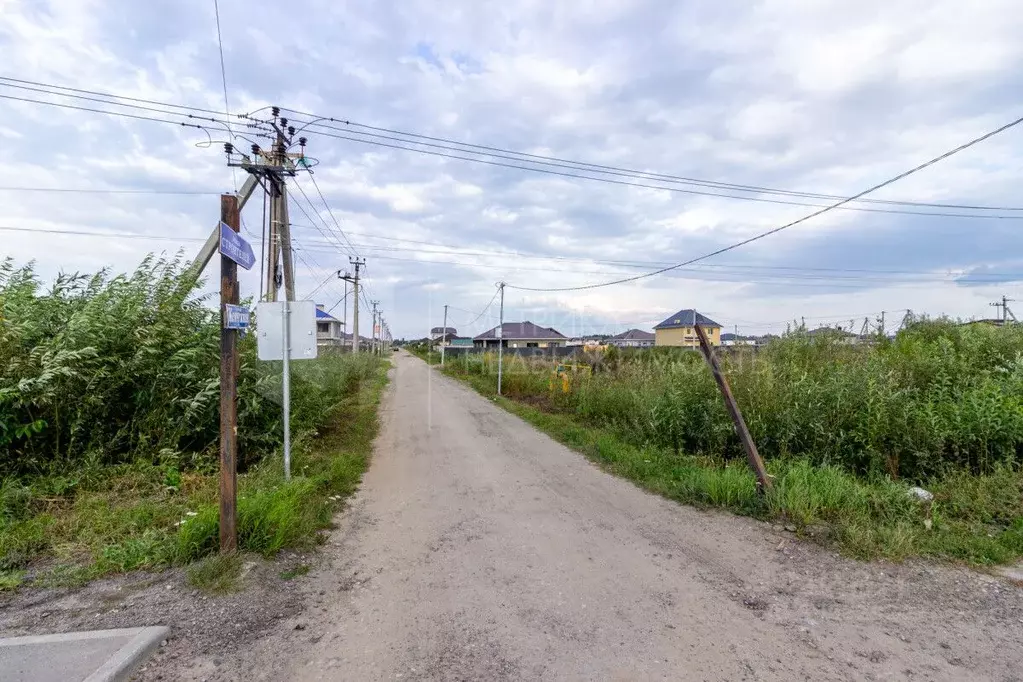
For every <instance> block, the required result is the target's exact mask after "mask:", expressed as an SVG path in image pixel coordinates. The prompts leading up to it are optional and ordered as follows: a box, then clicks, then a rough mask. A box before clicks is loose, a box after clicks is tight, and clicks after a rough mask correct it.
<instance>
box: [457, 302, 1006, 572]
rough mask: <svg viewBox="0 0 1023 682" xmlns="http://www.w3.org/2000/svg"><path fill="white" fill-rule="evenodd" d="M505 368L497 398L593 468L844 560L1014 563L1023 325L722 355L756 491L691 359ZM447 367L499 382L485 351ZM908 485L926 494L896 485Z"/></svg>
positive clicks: (942, 326) (627, 357)
mask: <svg viewBox="0 0 1023 682" xmlns="http://www.w3.org/2000/svg"><path fill="white" fill-rule="evenodd" d="M667 351H668V352H664V351H662V350H659V349H655V351H654V352H646V353H626V354H624V355H620V354H618V353H610V354H608V355H607V356H605V357H603V358H601V359H600V361H599V362H597V363H593V364H594V365H595V367H596V369H595V371H591V370H590V366H589V365H587V366H586V367H583V368H581V369H579V370H578V371H575V372H572V374H571V379H570V383H569V391H568V392H567V393H566V392H563V390H562V384H561V382H560V380H558V381H551V378H552V370H553V367H554V365H553V362H552V361H538V360H529V361H523V360H518V359H515V360H512V361H511V362H506V365H505V367H506V368H507V369H506V372H507V373H506V375H505V377H504V381H503V387H504V393H505V396H506V398H505V399H502V400H501V401H500V402H501V404H502V405H504V406H505V407H506V408H507V409H509V410H511V411H513V412H515V413H516V414H518V415H519V416H521V417H523V418H524V419H526V420H527V421H529V422H531V423H533V424H534V425H536V426H537V427H538V428H540V429H541V430H544V431H546V432H547V433H549V434H551V435H552V436H553V437H555V438H556V439H558V440H560V441H561V442H563V443H565V444H566V445H569V446H570V447H573V448H575V449H578V450H580V451H581V452H583V453H585V454H586V455H587V456H588V457H590V458H591V459H593V460H594V461H596V462H598V463H599V464H600V465H601V466H603V467H605V468H606V469H607V470H609V471H611V472H613V473H615V474H618V475H621V476H624V477H626V478H629V479H631V480H633V481H635V482H637V483H638V484H639V485H641V486H643V487H645V488H647V489H650V490H652V491H655V492H657V493H659V494H662V495H665V496H667V497H670V498H672V499H675V500H678V501H680V502H685V503H687V504H696V505H705V506H713V507H723V508H727V509H731V510H733V511H736V512H738V513H742V514H748V515H751V516H756V517H758V518H765V519H774V520H777V521H779V522H781V523H784V524H791V525H792V526H794V527H795V528H796V530H797V532H799V533H801V534H804V535H807V536H812V537H814V538H815V539H817V540H819V541H821V542H825V543H829V544H835V545H837V546H838V547H840V548H841V549H842V550H843V551H845V552H846V553H848V554H850V555H853V556H856V557H859V558H875V557H886V558H891V559H896V560H898V559H902V558H905V557H909V556H915V555H925V556H934V557H941V558H945V559H949V560H955V561H964V562H968V563H971V564H977V565H985V564H1001V563H1006V562H1010V561H1013V560H1014V559H1017V558H1019V557H1020V556H1023V473H1021V470H1020V452H1021V450H1020V448H1021V447H1023V432H1021V431H1020V430H1019V428H1020V420H1021V419H1023V411H1021V408H1020V399H1021V396H1023V392H1021V390H1020V388H1021V387H1023V383H1021V381H1023V364H1021V360H1020V357H1021V353H1023V332H1021V331H1020V330H1016V329H1009V328H1006V329H994V328H989V327H980V326H977V327H959V326H956V325H952V324H950V323H947V322H922V323H918V324H916V325H914V326H913V327H912V328H910V329H908V330H906V331H904V332H903V333H901V334H900V336H899V338H897V339H896V340H895V341H894V342H890V343H889V342H882V343H881V344H879V345H876V346H870V347H867V346H861V347H856V346H848V345H845V344H841V343H838V342H837V340H834V339H812V338H809V337H807V336H805V335H794V336H792V337H790V338H786V339H783V340H781V341H779V342H777V344H775V345H774V346H772V347H769V348H768V349H765V350H764V351H761V352H758V353H756V354H753V353H745V354H732V355H727V356H725V357H724V358H723V364H724V368H725V372H726V374H727V376H728V377H729V380H730V382H731V384H732V387H733V390H734V392H735V395H736V397H737V399H738V401H739V403H740V406H741V408H742V410H743V412H744V414H745V416H746V419H747V421H748V422H749V425H750V430H751V432H752V433H753V435H754V437H755V439H756V440H757V443H758V446H759V448H760V451H761V453H762V454H763V455H764V456H765V459H766V462H767V466H768V469H769V471H770V473H771V474H772V476H773V477H774V478H773V482H774V489H773V490H772V491H771V493H770V494H768V495H767V496H765V497H763V498H761V497H760V496H758V495H757V492H756V487H755V484H754V479H753V476H752V475H751V474H750V472H749V471H748V469H747V466H746V463H745V459H744V457H743V455H742V452H741V449H740V447H739V444H738V442H737V439H736V437H735V435H734V431H733V428H732V425H731V423H730V421H729V419H728V417H727V413H726V412H725V410H724V407H723V403H722V402H721V397H720V395H719V394H718V393H717V391H716V388H715V387H714V385H713V380H712V377H711V376H710V372H709V370H708V369H707V367H706V366H705V364H704V362H703V359H702V357H700V356H699V354H697V353H693V352H675V351H674V349H667ZM445 371H446V372H447V373H449V374H451V375H453V376H456V377H459V378H462V379H463V380H466V381H468V382H469V383H470V384H471V385H473V386H474V387H475V388H477V390H479V391H480V392H483V393H486V394H492V393H493V392H494V390H495V387H496V367H495V363H494V362H493V358H490V357H486V356H472V357H467V358H460V359H458V360H456V361H454V362H451V363H450V364H447V365H446V367H445ZM911 486H920V487H923V488H924V489H926V490H927V491H929V492H931V493H932V494H933V495H934V500H933V502H931V503H925V502H921V501H920V500H918V499H917V498H916V497H914V496H913V495H911V494H910V488H911Z"/></svg>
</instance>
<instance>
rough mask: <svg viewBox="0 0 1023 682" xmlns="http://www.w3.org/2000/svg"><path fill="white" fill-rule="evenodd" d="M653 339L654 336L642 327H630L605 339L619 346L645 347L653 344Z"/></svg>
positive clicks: (654, 338)
mask: <svg viewBox="0 0 1023 682" xmlns="http://www.w3.org/2000/svg"><path fill="white" fill-rule="evenodd" d="M655 340H656V337H655V336H654V335H653V334H651V333H650V332H645V331H643V330H642V329H630V330H629V331H627V332H622V333H621V334H615V335H614V336H612V337H611V338H610V339H608V340H607V341H608V343H609V344H611V345H613V346H618V347H620V348H646V347H648V346H652V345H654V341H655Z"/></svg>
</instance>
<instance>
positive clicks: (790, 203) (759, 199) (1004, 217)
mask: <svg viewBox="0 0 1023 682" xmlns="http://www.w3.org/2000/svg"><path fill="white" fill-rule="evenodd" d="M329 120H336V119H329ZM295 122H296V123H298V124H303V123H304V124H305V125H306V126H307V127H308V126H315V127H317V128H326V129H328V130H341V131H343V132H347V133H349V134H348V135H337V134H330V133H325V132H322V131H312V132H315V133H316V134H319V135H323V136H325V137H333V138H335V139H341V140H349V141H352V142H361V143H363V144H370V145H377V146H381V147H388V148H391V149H400V150H403V151H411V152H417V153H420V154H427V155H431V156H438V157H442V158H449V159H455V160H460V161H470V162H473V163H482V164H486V165H490V166H498V167H504V168H513V169H517V170H525V171H532V172H536V173H544V174H547V175H555V176H560V177H568V178H577V179H582V180H593V181H596V182H605V183H609V184H614V185H624V186H629V187H639V188H644V189H654V190H663V191H667V192H675V193H682V194H691V195H697V196H707V197H717V198H723V199H737V200H740V201H754V202H760V203H769V204H781V205H786V206H809V207H816V208H823V207H827V206H828V204H818V203H809V202H805V201H788V200H782V199H767V198H763V197H755V196H741V195H734V194H722V193H720V192H708V191H704V190H691V189H683V188H679V187H669V186H664V185H652V184H647V183H643V182H628V181H625V180H615V179H613V178H606V177H595V176H593V175H580V174H578V172H577V173H569V172H565V171H557V170H550V168H565V169H569V170H573V171H582V172H590V173H602V174H608V175H613V176H618V177H627V178H635V179H642V180H656V181H660V182H677V183H683V184H693V181H690V180H683V179H678V180H669V179H665V178H668V177H671V176H657V177H655V176H654V175H649V174H642V173H641V172H638V174H632V173H634V172H617V171H602V170H596V168H599V167H593V168H591V167H585V165H584V166H578V165H577V166H572V165H567V164H562V163H554V162H547V161H543V162H541V161H532V160H528V159H523V158H518V157H515V156H507V155H503V154H498V153H488V154H487V156H491V157H494V158H500V159H506V160H512V161H517V162H519V163H533V164H537V165H538V166H546V167H534V166H523V165H518V164H516V163H506V162H501V161H492V160H487V159H483V158H476V157H471V156H461V155H458V154H449V153H444V152H437V151H431V150H428V149H418V148H415V147H407V146H402V145H398V144H391V143H388V142H380V141H379V140H391V141H392V142H400V143H404V144H417V145H422V146H429V147H434V148H439V149H445V150H447V151H453V152H459V153H460V154H479V152H473V151H471V150H467V149H460V148H454V147H447V146H444V145H438V144H432V143H429V142H418V141H416V140H406V139H402V138H397V137H390V136H387V135H378V134H375V133H365V132H361V131H346V130H344V129H342V128H336V127H334V126H328V125H325V124H323V123H319V122H317V121H310V122H303V121H295ZM351 135H362V136H364V137H351ZM365 137H370V138H375V139H365ZM453 144H462V143H453ZM470 146H473V145H470ZM513 153H514V154H519V152H513ZM523 156H535V155H531V154H523ZM541 158H544V157H541ZM572 163H581V162H572ZM701 182H704V183H706V182H709V181H701ZM697 184H698V186H701V187H711V188H715V189H730V190H735V191H746V192H759V193H762V194H770V193H779V194H783V195H786V196H803V195H804V194H806V195H809V196H812V197H829V198H840V197H837V196H836V195H821V194H816V193H801V192H791V191H788V190H771V189H770V188H757V187H755V186H749V188H747V189H741V186H733V185H731V184H730V183H725V184H720V185H719V184H699V183H697ZM869 201H871V202H872V203H890V204H897V205H910V206H921V207H936V208H955V209H960V208H961V209H974V210H1003V211H1023V207H993V206H992V207H988V206H969V205H963V204H933V203H925V202H908V201H894V200H880V199H878V200H869ZM840 208H842V209H843V210H849V211H860V212H866V213H891V214H899V215H926V216H933V217H948V218H971V219H987V220H1020V219H1023V215H1018V216H1017V215H988V214H974V213H949V212H938V211H908V210H902V209H882V208H867V207H862V206H842V207H840Z"/></svg>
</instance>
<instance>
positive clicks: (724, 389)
mask: <svg viewBox="0 0 1023 682" xmlns="http://www.w3.org/2000/svg"><path fill="white" fill-rule="evenodd" d="M696 335H697V336H698V337H700V350H701V351H702V352H703V357H704V359H705V360H706V361H707V364H708V365H710V371H711V373H712V374H713V375H714V381H716V382H717V384H718V388H719V389H721V397H723V398H724V399H725V407H726V408H728V414H730V415H731V416H732V423H733V424H734V425H735V433H736V434H738V436H739V440H740V441H742V448H743V450H745V451H746V459H747V460H748V461H749V466H750V469H752V470H753V473H754V474H755V475H756V477H757V490H758V491H759V492H760V494H764V493H765V492H767V491H768V490H770V489H771V479H770V477H769V476H768V475H767V469H766V468H765V467H764V460H762V459H761V458H760V452H759V451H757V444H756V443H754V442H753V436H751V435H750V432H749V429H748V428H747V427H746V420H744V419H743V418H742V411H741V410H739V404H738V403H736V402H735V397H734V396H733V395H732V389H731V388H729V386H728V381H726V380H725V375H724V374H723V373H722V372H721V366H720V365H719V364H718V359H717V356H716V355H714V347H713V346H711V345H710V340H709V339H708V338H707V333H706V332H705V331H704V330H703V326H702V325H699V324H697V325H696Z"/></svg>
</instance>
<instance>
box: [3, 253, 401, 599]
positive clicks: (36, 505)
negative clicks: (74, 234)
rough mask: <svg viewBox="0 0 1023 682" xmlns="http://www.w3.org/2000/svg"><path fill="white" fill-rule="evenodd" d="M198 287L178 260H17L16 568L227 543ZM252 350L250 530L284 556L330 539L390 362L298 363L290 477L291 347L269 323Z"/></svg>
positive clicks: (9, 292)
mask: <svg viewBox="0 0 1023 682" xmlns="http://www.w3.org/2000/svg"><path fill="white" fill-rule="evenodd" d="M195 286H196V285H195V283H194V282H192V281H188V280H186V279H184V278H183V277H182V264H181V263H180V262H178V261H176V260H157V259H147V260H146V261H144V262H143V263H142V265H141V266H140V267H139V269H138V270H136V272H135V273H133V274H131V275H128V276H115V277H111V276H109V275H108V274H107V273H105V272H104V273H100V274H98V275H95V276H79V275H67V276H61V277H59V278H58V279H57V281H56V282H55V283H54V284H53V285H52V286H51V287H48V288H44V287H43V286H42V284H41V283H40V281H39V280H38V278H37V277H36V276H35V275H34V273H33V271H32V269H31V267H22V268H15V267H14V265H13V264H12V262H11V261H9V260H8V261H4V262H3V263H0V577H3V576H6V577H5V578H4V579H5V580H7V581H8V582H10V581H12V580H13V578H11V577H10V576H20V577H21V578H24V577H25V576H26V575H28V576H29V577H33V576H34V577H36V578H39V579H41V578H44V577H45V578H47V579H49V578H54V579H57V580H58V581H61V582H75V581H78V580H82V579H88V578H89V577H92V576H94V575H98V574H102V573H107V572H112V571H127V570H134V569H138V568H159V567H162V566H167V565H172V564H177V563H183V562H187V561H190V560H193V559H196V558H199V557H201V556H203V555H205V554H208V553H210V552H211V551H213V550H214V549H215V547H216V544H217V536H218V530H217V527H216V522H217V504H216V496H217V481H216V476H215V474H216V471H217V468H218V463H217V462H218V459H217V452H218V444H219V425H218V421H219V409H218V407H219V341H218V339H219V319H218V317H217V314H216V312H215V311H211V310H209V309H208V308H207V307H206V306H205V305H204V302H203V301H202V300H201V299H199V298H196V297H195V295H194V292H195ZM240 352H241V363H240V365H241V375H240V382H239V390H238V412H239V428H238V436H239V468H240V476H239V486H240V490H241V496H240V499H239V524H240V545H241V547H242V549H245V550H249V551H254V552H259V553H262V554H265V555H272V554H273V553H274V552H276V551H277V550H279V549H280V548H281V547H284V546H294V545H296V544H303V543H304V544H309V543H312V542H314V541H315V537H316V531H317V530H318V529H320V528H322V527H324V525H325V524H326V523H327V522H328V521H329V518H330V515H331V510H332V509H333V508H334V507H336V505H337V503H338V501H339V500H340V499H341V497H342V496H344V495H347V494H349V493H350V492H351V491H352V490H354V488H355V486H356V485H357V483H358V480H359V477H360V476H361V474H362V472H363V470H364V469H365V466H366V462H367V458H368V454H369V448H370V441H371V440H372V437H373V434H374V433H375V428H376V417H375V414H376V403H377V399H378V397H379V394H380V390H381V389H382V386H383V383H384V382H385V380H386V379H385V375H384V366H385V363H384V362H383V361H381V360H380V359H378V358H375V357H373V356H371V355H370V354H358V355H352V354H344V355H334V354H326V355H324V356H322V357H320V358H318V359H316V360H313V361H305V362H301V363H294V365H293V369H292V437H293V442H294V458H293V465H294V472H295V477H294V478H293V480H292V481H290V482H285V481H284V480H283V475H282V464H281V458H280V448H281V434H282V430H283V428H282V423H281V418H282V415H281V408H280V395H281V389H280V386H281V378H280V372H281V367H280V363H261V362H259V361H257V360H256V358H255V347H254V342H253V339H252V337H248V338H245V339H243V340H242V341H241V343H240ZM332 498H333V499H332ZM40 560H45V561H44V563H48V564H50V565H52V567H53V568H52V570H49V571H46V572H45V575H43V574H40V573H38V571H37V567H38V566H39V565H40Z"/></svg>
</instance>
